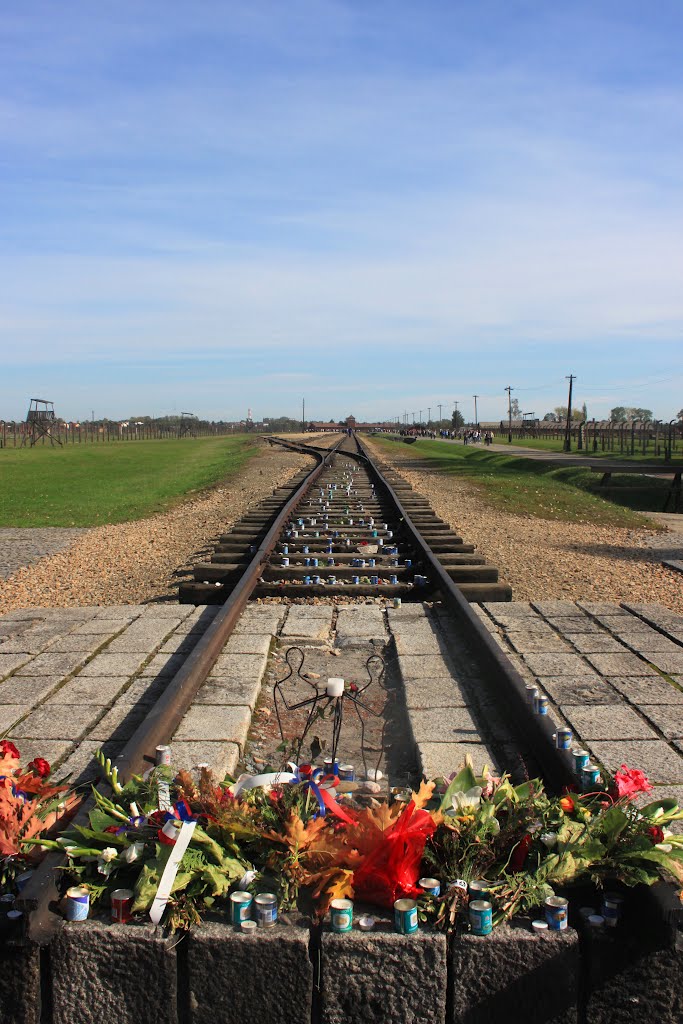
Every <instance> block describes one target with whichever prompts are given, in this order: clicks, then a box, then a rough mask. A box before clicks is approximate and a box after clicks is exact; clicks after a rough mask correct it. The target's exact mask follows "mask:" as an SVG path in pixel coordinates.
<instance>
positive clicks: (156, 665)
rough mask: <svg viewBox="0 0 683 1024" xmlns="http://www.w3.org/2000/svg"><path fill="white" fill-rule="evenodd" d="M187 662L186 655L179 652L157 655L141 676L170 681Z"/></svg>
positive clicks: (145, 667) (142, 671)
mask: <svg viewBox="0 0 683 1024" xmlns="http://www.w3.org/2000/svg"><path fill="white" fill-rule="evenodd" d="M185 660H186V655H184V654H178V653H177V652H174V653H170V654H169V653H167V654H155V655H154V657H153V658H152V660H151V661H148V662H147V664H146V665H145V666H144V667H143V668H142V670H141V672H140V675H141V676H155V677H156V676H158V677H159V678H160V679H162V678H163V679H170V678H172V677H173V676H174V675H175V674H176V672H178V671H179V670H180V669H181V668H182V667H183V665H184V664H185Z"/></svg>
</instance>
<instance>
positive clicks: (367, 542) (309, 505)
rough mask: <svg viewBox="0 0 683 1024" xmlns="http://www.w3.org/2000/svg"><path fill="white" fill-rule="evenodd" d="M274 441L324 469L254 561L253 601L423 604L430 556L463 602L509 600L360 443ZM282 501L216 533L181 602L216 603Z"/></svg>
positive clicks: (280, 496) (482, 564)
mask: <svg viewBox="0 0 683 1024" xmlns="http://www.w3.org/2000/svg"><path fill="white" fill-rule="evenodd" d="M282 443H283V444H285V445H286V446H287V447H292V448H296V450H297V451H309V452H310V453H311V454H313V455H315V456H317V457H319V458H323V459H324V463H323V465H322V467H321V468H322V470H323V471H322V473H320V474H318V475H317V477H316V480H315V483H309V484H308V486H306V475H305V474H301V475H300V477H299V478H298V479H297V480H296V482H295V487H297V486H298V485H299V484H301V485H302V487H303V491H302V493H299V492H298V491H297V499H296V501H295V502H291V501H290V507H291V511H290V515H289V520H288V522H287V523H286V525H285V527H284V529H283V530H282V533H281V535H280V537H279V538H278V539H277V542H276V543H275V545H274V546H271V547H270V550H269V552H268V553H267V558H266V560H265V561H264V562H262V564H261V570H260V573H259V577H258V580H257V582H256V585H255V588H254V591H253V596H254V597H256V598H258V597H280V598H310V597H320V596H324V597H325V598H338V597H343V598H344V599H349V598H355V597H357V598H368V597H376V596H379V597H385V598H400V599H401V600H404V601H405V600H431V599H433V598H434V597H435V596H437V595H438V593H439V577H438V576H436V575H435V574H434V572H433V571H432V564H431V560H430V558H429V557H428V555H427V552H429V553H431V555H432V556H434V557H435V558H436V560H437V561H438V563H439V564H440V565H441V566H442V567H443V568H444V569H445V571H446V573H447V575H448V576H449V577H450V579H451V580H452V581H453V582H454V583H455V584H456V585H457V587H458V589H459V590H460V592H461V593H462V595H463V596H464V597H465V598H467V600H468V601H475V602H480V601H509V600H511V599H512V590H511V588H510V586H509V585H508V584H506V583H503V582H501V581H500V580H499V574H498V569H497V568H496V567H495V566H493V565H489V564H487V562H486V559H485V558H483V557H482V556H481V555H478V554H477V553H476V552H475V548H474V545H473V544H471V543H468V542H467V541H465V540H464V539H463V538H462V537H460V536H458V535H457V534H456V533H454V531H453V530H452V529H451V528H450V526H448V524H447V523H444V522H443V520H442V519H439V517H438V516H437V515H436V514H435V512H434V511H433V509H432V508H431V506H430V505H429V502H428V501H427V499H426V498H424V497H423V496H422V495H420V494H417V493H416V492H415V491H413V490H412V488H411V486H410V485H409V484H407V483H406V482H405V481H404V480H402V479H401V477H400V476H399V475H398V474H397V473H395V472H394V471H393V470H389V469H388V468H386V467H380V466H379V465H378V464H377V462H376V461H375V460H373V459H372V458H371V457H370V455H369V453H368V451H367V449H366V448H365V446H364V445H363V444H362V442H361V441H360V440H359V439H358V438H356V437H353V438H344V439H343V440H341V441H338V442H336V443H335V445H334V447H333V448H332V449H329V450H326V449H322V448H313V447H311V446H306V445H296V446H295V445H292V444H291V443H289V444H287V442H282ZM288 496H289V497H291V495H288V494H287V488H279V490H278V492H275V493H274V494H273V496H272V497H271V498H268V499H266V500H264V501H262V502H261V504H260V505H259V506H258V508H256V509H254V510H251V511H250V512H248V513H247V514H246V515H245V516H244V517H243V518H242V519H241V520H240V522H238V523H236V524H235V526H234V527H233V528H232V529H231V531H230V532H229V533H227V534H225V535H223V536H221V537H220V538H219V542H218V544H217V545H216V547H215V550H214V553H213V555H212V556H211V558H210V560H209V561H208V562H200V563H199V564H198V565H196V566H195V568H194V581H193V582H191V583H186V584H183V585H182V586H181V587H180V594H179V599H180V601H181V602H188V603H191V604H223V603H224V602H225V600H226V597H227V596H228V595H229V594H230V593H231V592H232V589H233V587H234V586H235V585H236V584H237V582H238V581H239V580H240V579H241V577H242V576H243V574H244V573H245V572H246V571H248V568H249V564H250V561H251V560H252V559H253V556H254V554H255V553H256V552H257V551H258V550H259V546H260V544H261V543H262V541H263V539H264V537H265V535H266V533H267V531H268V530H269V529H270V527H271V526H272V523H273V521H274V519H275V517H276V515H277V513H278V511H279V509H280V508H281V507H282V502H283V500H286V499H287V497H288Z"/></svg>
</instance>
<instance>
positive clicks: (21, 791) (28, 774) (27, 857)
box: [0, 740, 78, 892]
mask: <svg viewBox="0 0 683 1024" xmlns="http://www.w3.org/2000/svg"><path fill="white" fill-rule="evenodd" d="M50 772H51V768H50V765H49V764H48V762H47V761H46V760H45V758H43V757H36V758H34V759H33V760H32V761H31V762H30V763H29V764H28V765H26V767H25V768H22V766H21V755H20V753H19V751H18V750H17V748H16V747H15V745H14V744H13V743H11V742H10V740H0V892H3V891H5V890H9V889H10V888H11V887H12V886H13V884H14V880H15V878H16V876H17V875H18V874H19V873H21V872H22V871H25V870H26V869H27V868H28V867H30V865H31V863H32V862H34V861H35V860H36V859H37V854H36V851H34V849H33V847H32V846H31V845H30V843H29V840H32V839H35V838H36V837H38V836H42V835H44V834H45V833H46V832H47V831H49V829H51V828H52V827H53V826H54V825H55V823H56V822H57V820H58V819H59V818H60V817H61V816H62V815H63V814H65V813H67V811H69V810H71V809H72V808H73V807H75V805H76V803H77V802H78V801H77V798H76V797H75V796H73V795H70V796H69V797H67V796H66V794H67V791H68V788H69V787H68V786H55V785H53V784H52V783H51V782H50Z"/></svg>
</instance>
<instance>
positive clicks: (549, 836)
mask: <svg viewBox="0 0 683 1024" xmlns="http://www.w3.org/2000/svg"><path fill="white" fill-rule="evenodd" d="M541 842H542V843H543V845H544V846H547V847H548V849H549V850H552V848H553V846H557V834H556V833H555V832H544V833H543V834H542V835H541Z"/></svg>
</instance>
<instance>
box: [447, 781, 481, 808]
mask: <svg viewBox="0 0 683 1024" xmlns="http://www.w3.org/2000/svg"><path fill="white" fill-rule="evenodd" d="M482 793H483V789H482V788H481V786H472V788H471V789H468V790H467V792H466V793H463V792H462V790H459V791H458V792H457V793H454V794H453V808H452V810H450V809H449V810H448V811H447V812H446V813H447V814H451V815H454V814H464V813H467V812H468V811H473V810H475V809H476V808H477V807H479V805H480V804H481V794H482Z"/></svg>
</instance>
